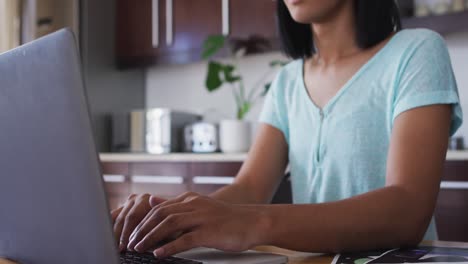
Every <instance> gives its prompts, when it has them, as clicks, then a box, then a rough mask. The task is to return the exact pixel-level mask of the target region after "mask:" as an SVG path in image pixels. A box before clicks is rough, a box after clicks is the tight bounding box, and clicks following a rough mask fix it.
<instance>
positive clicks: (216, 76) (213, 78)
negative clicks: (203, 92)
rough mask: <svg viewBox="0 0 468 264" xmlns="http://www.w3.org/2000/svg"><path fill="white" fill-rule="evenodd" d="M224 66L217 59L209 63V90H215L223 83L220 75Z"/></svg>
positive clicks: (207, 86) (207, 78)
mask: <svg viewBox="0 0 468 264" xmlns="http://www.w3.org/2000/svg"><path fill="white" fill-rule="evenodd" d="M223 68H224V66H223V65H222V64H221V63H218V62H216V61H210V62H209V63H208V74H207V76H206V82H205V85H206V88H207V89H208V91H209V92H213V91H215V90H217V89H218V88H219V87H221V85H223V81H222V80H221V77H220V75H221V73H222V72H223Z"/></svg>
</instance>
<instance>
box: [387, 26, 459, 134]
mask: <svg viewBox="0 0 468 264" xmlns="http://www.w3.org/2000/svg"><path fill="white" fill-rule="evenodd" d="M402 67H403V69H402V72H401V77H400V81H399V83H398V85H397V87H396V93H395V96H394V106H393V121H394V120H395V118H396V117H397V116H398V115H400V114H401V113H403V112H405V111H408V110H410V109H413V108H417V107H422V106H428V105H435V104H451V105H453V108H452V109H453V110H452V122H451V125H450V135H453V134H455V132H456V131H457V129H458V128H459V127H460V126H461V124H462V120H463V114H462V109H461V107H460V100H459V96H458V90H457V84H456V81H455V77H454V73H453V69H452V66H451V62H450V56H449V53H448V50H447V46H446V45H445V41H444V40H443V39H442V37H441V36H440V35H438V34H437V33H434V32H429V31H428V36H427V37H426V38H425V39H424V40H422V42H421V43H420V44H419V46H418V47H417V48H416V49H415V51H414V52H413V54H412V55H411V57H410V58H409V59H408V60H407V63H406V65H404V66H402Z"/></svg>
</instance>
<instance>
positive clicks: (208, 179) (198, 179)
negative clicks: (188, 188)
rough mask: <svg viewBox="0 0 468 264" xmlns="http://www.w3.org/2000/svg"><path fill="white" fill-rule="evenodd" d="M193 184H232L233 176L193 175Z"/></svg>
mask: <svg viewBox="0 0 468 264" xmlns="http://www.w3.org/2000/svg"><path fill="white" fill-rule="evenodd" d="M192 181H193V183H194V184H220V185H226V184H232V183H233V182H234V177H225V176H195V177H193V179H192Z"/></svg>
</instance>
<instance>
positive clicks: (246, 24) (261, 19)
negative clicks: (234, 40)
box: [229, 0, 277, 40]
mask: <svg viewBox="0 0 468 264" xmlns="http://www.w3.org/2000/svg"><path fill="white" fill-rule="evenodd" d="M229 9H230V10H229V15H230V17H229V20H230V34H229V35H230V36H232V37H241V38H247V37H249V36H252V35H259V36H262V37H265V38H267V39H270V40H273V39H277V34H276V1H272V0H254V1H251V0H230V2H229Z"/></svg>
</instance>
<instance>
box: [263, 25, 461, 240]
mask: <svg viewBox="0 0 468 264" xmlns="http://www.w3.org/2000/svg"><path fill="white" fill-rule="evenodd" d="M315 87H320V86H319V85H317V86H315ZM433 104H453V114H452V123H451V134H452V135H453V134H454V133H455V131H456V130H457V129H458V128H459V127H460V125H461V123H462V110H461V108H460V105H459V97H458V90H457V85H456V82H455V78H454V74H453V71H452V66H451V62H450V58H449V54H448V51H447V47H446V45H445V42H444V40H443V39H442V37H441V36H440V35H438V34H437V33H435V32H432V31H429V30H424V29H413V30H403V31H400V32H398V33H397V34H395V35H394V36H393V37H392V39H391V40H390V41H389V42H388V43H387V44H386V45H385V46H384V47H383V48H382V49H381V50H380V51H379V52H378V53H377V54H375V55H374V56H373V57H372V58H371V59H370V60H369V61H368V62H367V63H366V64H365V65H364V66H363V67H362V68H361V69H360V70H359V71H358V72H357V73H356V74H355V75H354V76H353V77H352V78H351V79H350V80H349V81H348V82H347V83H346V84H345V85H344V86H343V87H342V88H341V89H340V90H339V92H338V93H337V94H336V95H335V96H334V97H333V98H332V99H331V100H330V101H329V102H328V103H327V104H326V105H325V106H324V107H323V109H319V108H318V107H317V106H316V105H315V104H314V103H313V102H312V101H311V99H310V97H309V95H308V93H307V90H306V87H305V85H304V78H303V61H302V60H296V61H293V62H291V63H290V64H288V65H286V66H285V67H284V68H283V69H282V70H281V71H280V73H279V74H278V76H277V77H276V79H275V81H274V82H273V84H272V86H271V90H270V92H269V93H268V95H267V98H266V101H265V104H264V107H263V111H262V114H261V116H260V121H261V122H263V123H267V124H270V125H272V126H274V127H276V128H278V129H279V130H280V131H281V132H282V133H283V134H284V137H285V139H286V141H287V143H288V147H289V166H290V170H291V181H292V191H293V200H294V203H300V204H304V203H307V204H310V203H324V202H330V201H337V200H342V199H346V198H350V197H352V196H356V195H359V194H363V193H366V192H369V191H372V190H375V189H378V188H382V187H384V186H385V176H386V164H387V152H388V149H389V143H390V136H391V133H392V127H393V123H394V120H395V118H396V117H397V116H398V115H399V114H401V113H403V112H405V111H407V110H410V109H412V108H416V107H421V106H426V105H433ZM403 215H404V212H402V216H403ZM436 238H437V234H436V230H435V225H434V222H433V221H432V223H431V225H430V227H429V229H428V231H427V233H426V237H425V239H429V240H434V239H436Z"/></svg>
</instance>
